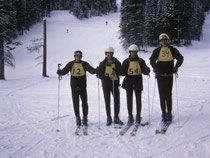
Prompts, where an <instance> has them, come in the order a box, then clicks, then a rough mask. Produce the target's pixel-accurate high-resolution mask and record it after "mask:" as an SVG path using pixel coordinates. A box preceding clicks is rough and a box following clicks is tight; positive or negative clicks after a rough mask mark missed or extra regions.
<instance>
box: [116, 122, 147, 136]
mask: <svg viewBox="0 0 210 158" xmlns="http://www.w3.org/2000/svg"><path fill="white" fill-rule="evenodd" d="M132 125H133V124H126V125H125V127H124V128H123V129H122V130H121V131H120V133H119V134H120V135H121V136H123V135H125V133H126V132H127V131H128V130H129V129H130V128H131V126H132ZM146 125H149V123H148V122H145V123H136V124H135V125H134V128H133V129H132V131H131V133H130V135H131V136H135V135H136V133H137V131H138V129H139V128H140V127H141V126H146Z"/></svg>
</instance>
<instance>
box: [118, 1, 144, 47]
mask: <svg viewBox="0 0 210 158" xmlns="http://www.w3.org/2000/svg"><path fill="white" fill-rule="evenodd" d="M144 6H145V1H144V0H142V1H138V0H130V1H122V5H121V22H120V31H121V35H120V38H121V42H122V45H123V47H124V48H127V47H128V46H129V45H131V44H136V45H138V46H143V45H144V44H143V43H144V41H143V32H144V15H145V14H144V12H145V8H144Z"/></svg>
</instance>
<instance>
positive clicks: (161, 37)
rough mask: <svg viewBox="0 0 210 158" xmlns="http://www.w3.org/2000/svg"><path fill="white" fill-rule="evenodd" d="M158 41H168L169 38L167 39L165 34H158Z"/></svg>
mask: <svg viewBox="0 0 210 158" xmlns="http://www.w3.org/2000/svg"><path fill="white" fill-rule="evenodd" d="M159 40H160V41H161V40H169V37H168V35H167V34H166V33H162V34H160V36H159Z"/></svg>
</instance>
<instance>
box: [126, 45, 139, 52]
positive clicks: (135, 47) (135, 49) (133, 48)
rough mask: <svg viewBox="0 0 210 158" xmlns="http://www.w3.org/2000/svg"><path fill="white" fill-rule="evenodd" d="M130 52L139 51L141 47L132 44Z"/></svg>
mask: <svg viewBox="0 0 210 158" xmlns="http://www.w3.org/2000/svg"><path fill="white" fill-rule="evenodd" d="M128 50H129V52H131V51H133V52H138V51H139V48H138V46H137V45H135V44H132V45H130V47H129V48H128Z"/></svg>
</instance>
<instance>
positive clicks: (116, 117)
mask: <svg viewBox="0 0 210 158" xmlns="http://www.w3.org/2000/svg"><path fill="white" fill-rule="evenodd" d="M114 123H115V124H119V125H124V123H123V122H122V121H121V120H120V118H119V117H118V116H115V117H114Z"/></svg>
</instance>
